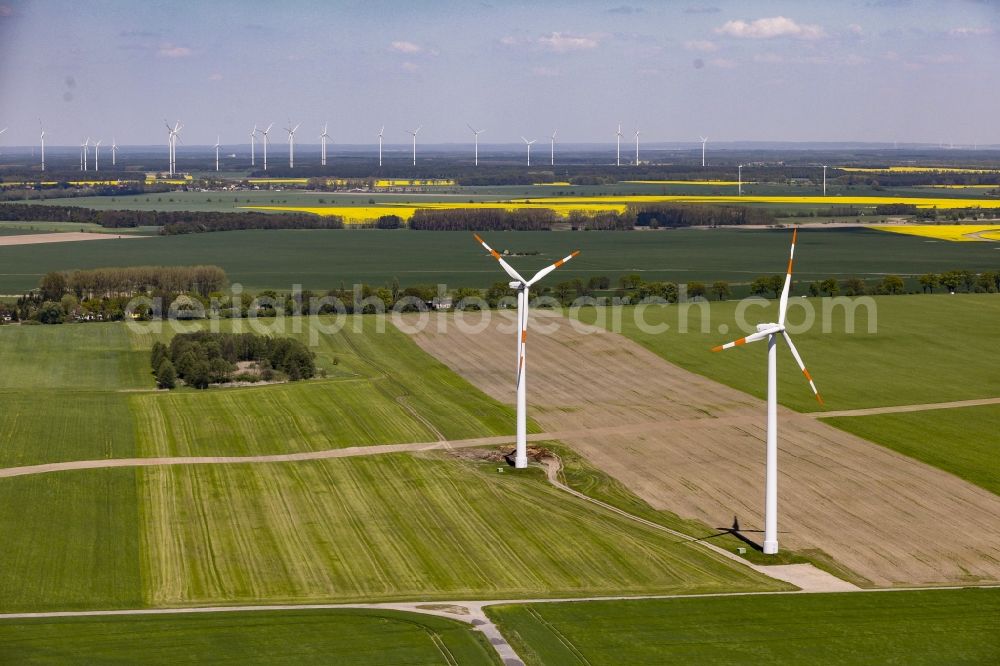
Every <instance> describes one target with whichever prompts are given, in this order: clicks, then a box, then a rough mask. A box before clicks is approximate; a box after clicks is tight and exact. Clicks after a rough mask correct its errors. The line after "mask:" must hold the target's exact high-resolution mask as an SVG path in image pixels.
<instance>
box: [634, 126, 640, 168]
mask: <svg viewBox="0 0 1000 666" xmlns="http://www.w3.org/2000/svg"><path fill="white" fill-rule="evenodd" d="M635 165H636V166H639V128H638V127H637V128H636V130H635Z"/></svg>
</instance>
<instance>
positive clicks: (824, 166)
mask: <svg viewBox="0 0 1000 666" xmlns="http://www.w3.org/2000/svg"><path fill="white" fill-rule="evenodd" d="M823 196H824V197H825V196H826V165H825V164H824V165H823Z"/></svg>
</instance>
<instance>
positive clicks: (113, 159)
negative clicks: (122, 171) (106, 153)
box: [111, 137, 118, 166]
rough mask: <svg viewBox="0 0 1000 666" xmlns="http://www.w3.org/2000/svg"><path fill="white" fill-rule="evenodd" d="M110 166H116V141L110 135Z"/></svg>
mask: <svg viewBox="0 0 1000 666" xmlns="http://www.w3.org/2000/svg"><path fill="white" fill-rule="evenodd" d="M111 166H118V141H117V139H115V137H111Z"/></svg>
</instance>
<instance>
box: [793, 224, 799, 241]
mask: <svg viewBox="0 0 1000 666" xmlns="http://www.w3.org/2000/svg"><path fill="white" fill-rule="evenodd" d="M798 237H799V228H798V227H795V228H794V229H792V245H795V239H796V238H798Z"/></svg>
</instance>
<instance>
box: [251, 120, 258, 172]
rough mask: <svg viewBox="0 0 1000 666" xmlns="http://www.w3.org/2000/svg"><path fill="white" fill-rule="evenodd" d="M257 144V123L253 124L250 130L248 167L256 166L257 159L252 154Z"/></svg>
mask: <svg viewBox="0 0 1000 666" xmlns="http://www.w3.org/2000/svg"><path fill="white" fill-rule="evenodd" d="M256 142H257V123H254V124H253V129H252V130H250V166H251V167H254V166H256V162H257V158H256V155H255V154H254V144H255V143H256Z"/></svg>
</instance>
